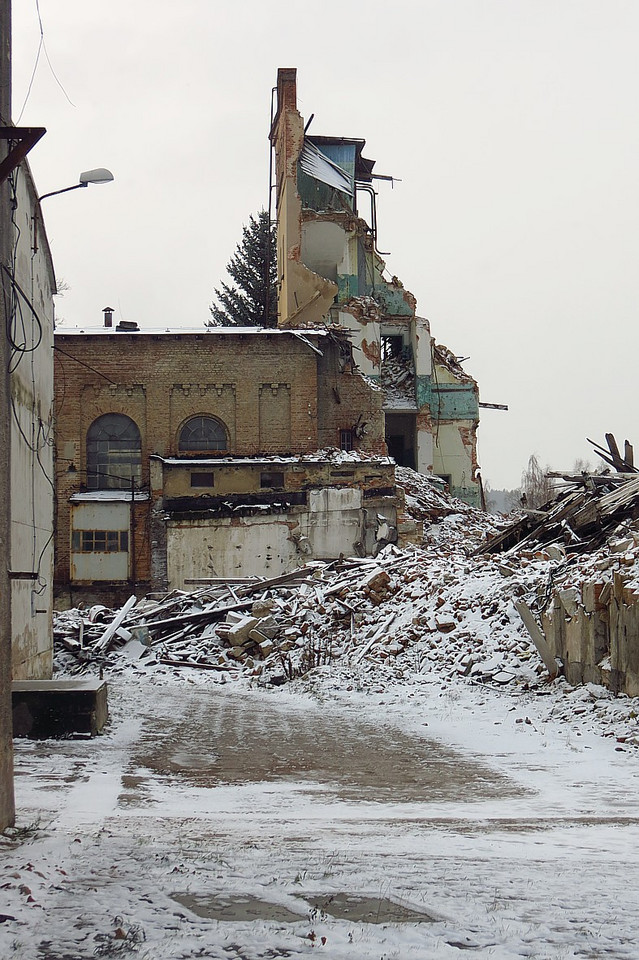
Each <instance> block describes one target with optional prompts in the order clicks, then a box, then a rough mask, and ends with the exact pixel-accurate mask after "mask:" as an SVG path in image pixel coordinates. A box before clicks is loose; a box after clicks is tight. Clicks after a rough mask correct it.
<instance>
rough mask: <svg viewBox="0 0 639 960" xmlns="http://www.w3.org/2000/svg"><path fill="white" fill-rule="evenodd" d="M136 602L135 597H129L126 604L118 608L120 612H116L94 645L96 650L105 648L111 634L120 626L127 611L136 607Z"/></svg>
mask: <svg viewBox="0 0 639 960" xmlns="http://www.w3.org/2000/svg"><path fill="white" fill-rule="evenodd" d="M137 602H138V598H137V597H135V596H132V597H129V599H128V600H127V602H126V603H125V604H124V606H123V607H121V608H120V610H118V612H117V613H116V615H115V617H114V619H113V620H112V621H111V623H110V624H109V626H108V627H107V628H106V630H105V631H104V633H103V634H102V636H101V637H100V639H99V640H98V642H97V643H96V644H95V649H96V650H104V649H105V648H106V646H107V644H108V643H109V641H110V640H111V638H112V637H113V634H114V633H115V631H116V630H117V629H118V627H119V626H120V625H121V623H122V621H123V620H124V618H125V617H126V615H127V613H128V612H129V610H131V609H132V608H133V607H134V606H135V605H136V603H137Z"/></svg>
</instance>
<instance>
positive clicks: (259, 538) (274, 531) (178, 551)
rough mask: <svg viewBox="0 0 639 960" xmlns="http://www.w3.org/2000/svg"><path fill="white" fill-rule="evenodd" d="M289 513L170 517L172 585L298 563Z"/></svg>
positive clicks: (276, 570) (275, 571)
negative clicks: (280, 515) (283, 515)
mask: <svg viewBox="0 0 639 960" xmlns="http://www.w3.org/2000/svg"><path fill="white" fill-rule="evenodd" d="M289 536H290V529H289V526H288V524H287V523H286V519H285V518H282V519H280V518H278V517H273V516H269V517H268V518H266V517H265V518H261V517H243V518H242V519H241V520H240V521H239V522H238V521H237V520H230V519H220V520H216V521H206V520H181V521H169V523H168V525H167V571H168V580H169V586H170V589H172V590H173V589H178V590H182V589H193V588H192V586H191V587H189V586H188V585H186V588H185V580H186V579H189V578H197V577H253V576H260V577H277V576H279V575H280V574H282V573H286V572H287V571H288V570H293V569H295V567H297V566H299V565H300V560H299V555H298V553H297V549H296V547H295V544H294V542H293V541H292V540H290V539H289Z"/></svg>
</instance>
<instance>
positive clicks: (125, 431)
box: [87, 413, 142, 490]
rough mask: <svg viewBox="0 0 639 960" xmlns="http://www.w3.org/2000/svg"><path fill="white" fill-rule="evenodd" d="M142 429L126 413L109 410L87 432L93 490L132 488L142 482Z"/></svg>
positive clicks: (88, 471)
mask: <svg viewBox="0 0 639 960" xmlns="http://www.w3.org/2000/svg"><path fill="white" fill-rule="evenodd" d="M141 476H142V453H141V448H140V431H139V430H138V428H137V425H136V424H135V423H134V422H133V420H131V418H130V417H126V416H125V415H124V414H123V413H105V414H104V416H102V417H98V419H97V420H94V421H93V423H92V424H91V426H90V427H89V432H88V433H87V486H88V488H89V489H90V490H128V489H129V488H130V486H131V478H133V479H134V480H136V481H138V482H139V481H140V478H141Z"/></svg>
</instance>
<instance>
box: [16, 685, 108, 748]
mask: <svg viewBox="0 0 639 960" xmlns="http://www.w3.org/2000/svg"><path fill="white" fill-rule="evenodd" d="M11 700H12V708H13V735H14V737H30V738H32V739H34V740H45V739H48V738H49V737H68V736H72V735H73V734H74V733H82V734H88V735H90V736H92V737H94V736H96V734H98V733H100V731H101V730H102V729H103V727H104V725H105V723H106V722H107V719H108V716H109V710H108V704H107V685H106V682H105V681H104V680H99V679H85V680H14V682H13V683H12V685H11Z"/></svg>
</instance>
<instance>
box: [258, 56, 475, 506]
mask: <svg viewBox="0 0 639 960" xmlns="http://www.w3.org/2000/svg"><path fill="white" fill-rule="evenodd" d="M271 142H272V144H273V148H274V152H275V170H276V190H277V201H276V204H277V224H278V231H277V244H278V249H277V261H278V280H279V284H280V300H279V323H280V324H281V325H282V326H287V327H295V328H299V327H308V326H313V325H317V324H327V325H328V326H329V328H331V327H338V328H340V329H342V330H344V331H346V332H347V333H348V336H349V340H350V342H351V343H352V345H353V350H354V356H355V359H356V362H357V365H358V367H359V369H360V370H361V372H362V373H363V374H364V375H365V376H367V377H369V378H370V379H371V380H372V381H374V382H376V383H378V384H380V386H381V387H382V389H383V392H384V403H383V408H384V414H385V438H386V442H387V446H388V452H389V454H390V456H392V457H393V458H394V459H395V461H396V462H397V463H398V464H399V465H400V466H408V467H412V468H413V469H415V470H417V471H418V472H419V473H424V474H435V475H438V476H441V477H443V478H444V479H445V480H446V481H447V482H448V484H449V487H450V490H451V493H452V494H453V495H454V496H457V497H460V498H461V499H463V500H465V501H466V502H467V503H469V504H470V505H472V506H480V502H481V494H480V485H479V481H478V476H477V439H476V433H477V426H478V423H479V392H478V387H477V383H476V382H475V381H474V380H473V378H472V377H470V376H469V375H468V374H467V373H465V371H464V370H463V369H462V367H461V365H460V363H459V362H458V361H457V359H456V358H455V357H454V355H453V354H452V353H451V352H450V351H449V350H447V349H446V348H445V347H437V346H436V345H435V342H434V340H433V339H432V337H431V332H430V324H429V322H428V320H426V319H424V318H422V317H419V316H417V313H416V301H415V298H414V297H413V295H412V294H411V293H410V292H409V291H408V290H406V289H405V288H404V286H403V285H402V283H401V282H400V281H399V280H398V279H397V278H396V277H393V278H392V279H391V280H386V279H384V271H385V263H384V261H383V259H382V256H381V255H380V253H379V251H378V249H377V216H376V206H375V197H376V194H375V190H374V189H373V182H374V181H375V180H376V179H382V180H384V179H386V180H388V179H390V178H389V177H379V176H378V175H377V174H375V173H374V172H373V169H374V166H375V161H373V160H368V159H366V158H365V157H364V156H363V153H362V151H363V148H364V146H365V141H364V140H360V139H353V138H343V137H325V136H310V135H309V134H308V132H305V124H304V118H303V117H302V116H301V114H300V113H299V110H298V109H297V76H296V70H295V69H281V70H279V72H278V78H277V110H276V113H275V116H274V119H273V123H272V126H271ZM364 198H366V202H368V203H369V205H370V211H371V213H370V223H369V222H367V221H366V220H365V219H364V218H363V217H362V216H360V213H359V211H358V204H359V203H360V202H363V200H364ZM332 399H333V402H335V403H338V402H339V396H335V395H334V394H333V398H332Z"/></svg>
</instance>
